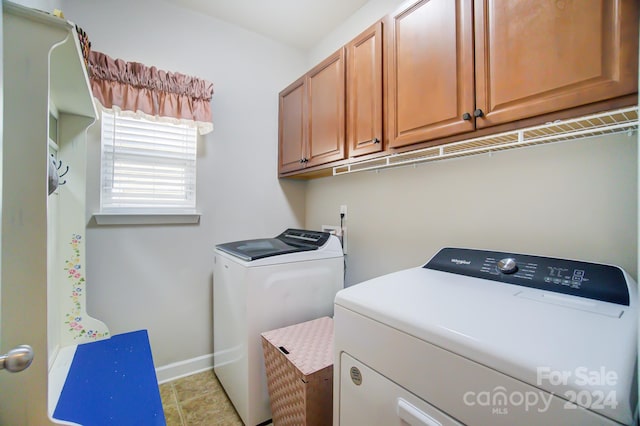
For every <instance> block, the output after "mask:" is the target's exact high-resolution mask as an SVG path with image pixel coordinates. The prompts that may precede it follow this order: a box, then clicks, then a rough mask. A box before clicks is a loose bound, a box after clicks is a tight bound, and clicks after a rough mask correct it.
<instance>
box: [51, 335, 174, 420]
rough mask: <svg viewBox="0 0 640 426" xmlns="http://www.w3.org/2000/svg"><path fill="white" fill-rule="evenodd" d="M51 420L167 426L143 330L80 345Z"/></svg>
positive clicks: (147, 337)
mask: <svg viewBox="0 0 640 426" xmlns="http://www.w3.org/2000/svg"><path fill="white" fill-rule="evenodd" d="M53 417H54V418H55V419H58V420H66V421H71V422H75V423H78V424H81V425H83V426H102V425H110V426H115V425H117V426H127V425H132V426H133V425H135V426H147V425H148V426H166V422H165V419H164V412H163V410H162V401H161V399H160V391H159V389H158V381H157V378H156V371H155V368H154V366H153V357H152V355H151V346H150V345H149V336H148V335H147V331H146V330H139V331H133V332H131V333H125V334H119V335H116V336H112V337H111V338H110V339H106V340H100V341H97V342H91V343H85V344H82V345H78V348H77V350H76V353H75V355H74V357H73V361H72V363H71V367H70V369H69V374H68V376H67V380H66V381H65V383H64V386H63V388H62V393H61V394H60V400H59V401H58V405H57V406H56V409H55V411H54V413H53Z"/></svg>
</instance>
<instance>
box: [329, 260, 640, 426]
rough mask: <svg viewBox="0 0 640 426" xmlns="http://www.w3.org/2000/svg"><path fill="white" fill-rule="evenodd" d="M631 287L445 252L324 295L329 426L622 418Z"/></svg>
mask: <svg viewBox="0 0 640 426" xmlns="http://www.w3.org/2000/svg"><path fill="white" fill-rule="evenodd" d="M637 297H638V295H637V284H636V283H635V281H633V279H632V278H631V277H630V276H629V275H628V274H627V273H626V272H625V271H623V270H622V269H620V268H618V267H614V266H608V265H600V264H593V263H587V262H578V261H571V260H563V259H553V258H546V257H539V256H529V255H522V254H514V253H504V252H492V251H483V250H470V249H456V248H446V249H442V250H441V251H440V252H439V253H437V254H436V255H435V256H434V257H433V258H432V259H431V260H430V261H429V262H428V263H427V264H426V265H424V266H423V267H418V268H412V269H408V270H404V271H400V272H396V273H392V274H389V275H385V276H382V277H379V278H375V279H372V280H369V281H367V282H364V283H361V284H358V285H355V286H353V287H349V288H347V289H344V290H342V291H340V292H339V293H338V294H337V296H336V306H335V317H334V325H335V351H336V352H335V364H334V390H335V391H334V426H338V425H340V426H360V425H364V424H366V425H384V426H388V425H401V424H402V425H405V424H409V425H414V426H415V425H429V426H435V425H459V424H468V425H492V426H493V425H495V426H500V425H619V424H625V425H629V424H635V422H636V421H637V416H638V412H637V410H638V406H637V404H638V394H637V377H638V375H637V355H638V352H637V333H638V313H637V310H638V301H637Z"/></svg>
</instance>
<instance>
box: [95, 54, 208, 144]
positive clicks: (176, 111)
mask: <svg viewBox="0 0 640 426" xmlns="http://www.w3.org/2000/svg"><path fill="white" fill-rule="evenodd" d="M89 74H90V80H91V90H92V91H93V96H94V97H95V98H96V99H97V100H98V101H99V102H100V103H101V104H102V106H103V107H104V108H107V109H118V110H122V111H131V112H134V113H142V114H145V115H147V116H152V117H157V118H172V119H176V120H178V121H180V122H184V121H193V122H195V123H196V125H197V126H198V128H199V130H200V134H205V133H208V132H210V131H211V130H213V125H212V124H211V97H212V96H213V83H211V82H209V81H207V80H203V79H200V78H196V77H191V76H188V75H184V74H180V73H173V72H168V71H163V70H159V69H157V68H156V67H148V66H146V65H143V64H140V63H137V62H125V61H123V60H122V59H113V58H111V57H109V56H108V55H105V54H104V53H101V52H96V51H91V52H90V55H89Z"/></svg>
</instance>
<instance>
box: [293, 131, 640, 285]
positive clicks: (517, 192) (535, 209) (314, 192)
mask: <svg viewBox="0 0 640 426" xmlns="http://www.w3.org/2000/svg"><path fill="white" fill-rule="evenodd" d="M636 143H637V137H636V135H635V134H634V135H631V136H629V135H626V134H623V135H616V136H609V137H600V138H593V139H583V140H578V141H572V142H563V143H558V144H553V145H544V146H536V147H531V148H521V149H515V150H511V151H502V152H498V153H494V154H492V155H491V156H489V155H487V154H484V155H479V156H474V157H467V158H461V159H455V160H446V161H440V162H435V163H428V164H422V165H419V166H417V167H415V168H413V167H405V168H401V169H393V170H384V171H380V172H379V173H376V172H360V173H355V174H351V175H342V176H337V177H329V178H324V179H319V180H316V181H313V182H311V183H309V187H308V191H307V198H306V200H307V209H306V210H307V220H306V225H307V226H308V227H310V228H314V227H317V226H320V225H322V224H336V223H338V221H339V219H338V217H339V205H341V204H346V205H347V206H348V218H347V222H346V226H347V229H348V231H347V235H348V253H349V254H348V259H347V268H348V269H347V283H348V284H354V283H357V282H360V281H363V280H366V279H369V278H372V277H375V276H378V275H382V274H385V273H389V272H392V271H396V270H399V269H403V268H408V267H412V266H418V265H421V264H423V263H425V262H426V261H427V260H428V259H429V258H430V257H431V256H432V255H434V254H435V253H436V252H437V251H438V250H439V249H440V248H442V247H446V246H450V247H451V246H452V247H472V248H483V249H491V250H498V251H512V252H516V253H518V252H520V253H530V254H539V255H545V256H552V257H565V258H573V259H582V260H587V261H594V262H602V263H611V264H617V265H620V266H622V267H623V268H625V269H626V270H627V271H628V272H629V273H631V274H632V275H633V276H634V277H636V276H637V268H636V265H637V263H636V256H637V241H636V235H637V217H638V216H637V197H638V191H637V185H638V184H637V162H636V161H637V149H636Z"/></svg>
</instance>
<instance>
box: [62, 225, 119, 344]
mask: <svg viewBox="0 0 640 426" xmlns="http://www.w3.org/2000/svg"><path fill="white" fill-rule="evenodd" d="M80 244H82V236H81V235H80V234H73V235H72V236H71V242H70V245H71V249H72V256H71V259H68V260H66V261H65V268H64V270H65V271H67V280H68V281H69V283H70V284H71V286H70V290H71V295H70V296H69V297H70V298H71V302H72V303H71V310H70V312H68V313H66V314H65V321H64V323H65V324H67V325H68V331H69V333H71V334H72V335H73V339H74V340H75V339H78V338H81V337H82V338H85V339H91V340H96V339H102V338H105V337H107V336H108V335H109V332H108V331H106V330H102V331H101V330H94V329H89V328H87V327H85V325H84V323H83V314H84V315H86V313H85V312H84V306H83V304H84V301H85V285H86V281H85V278H84V276H83V269H82V263H81V258H80Z"/></svg>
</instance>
